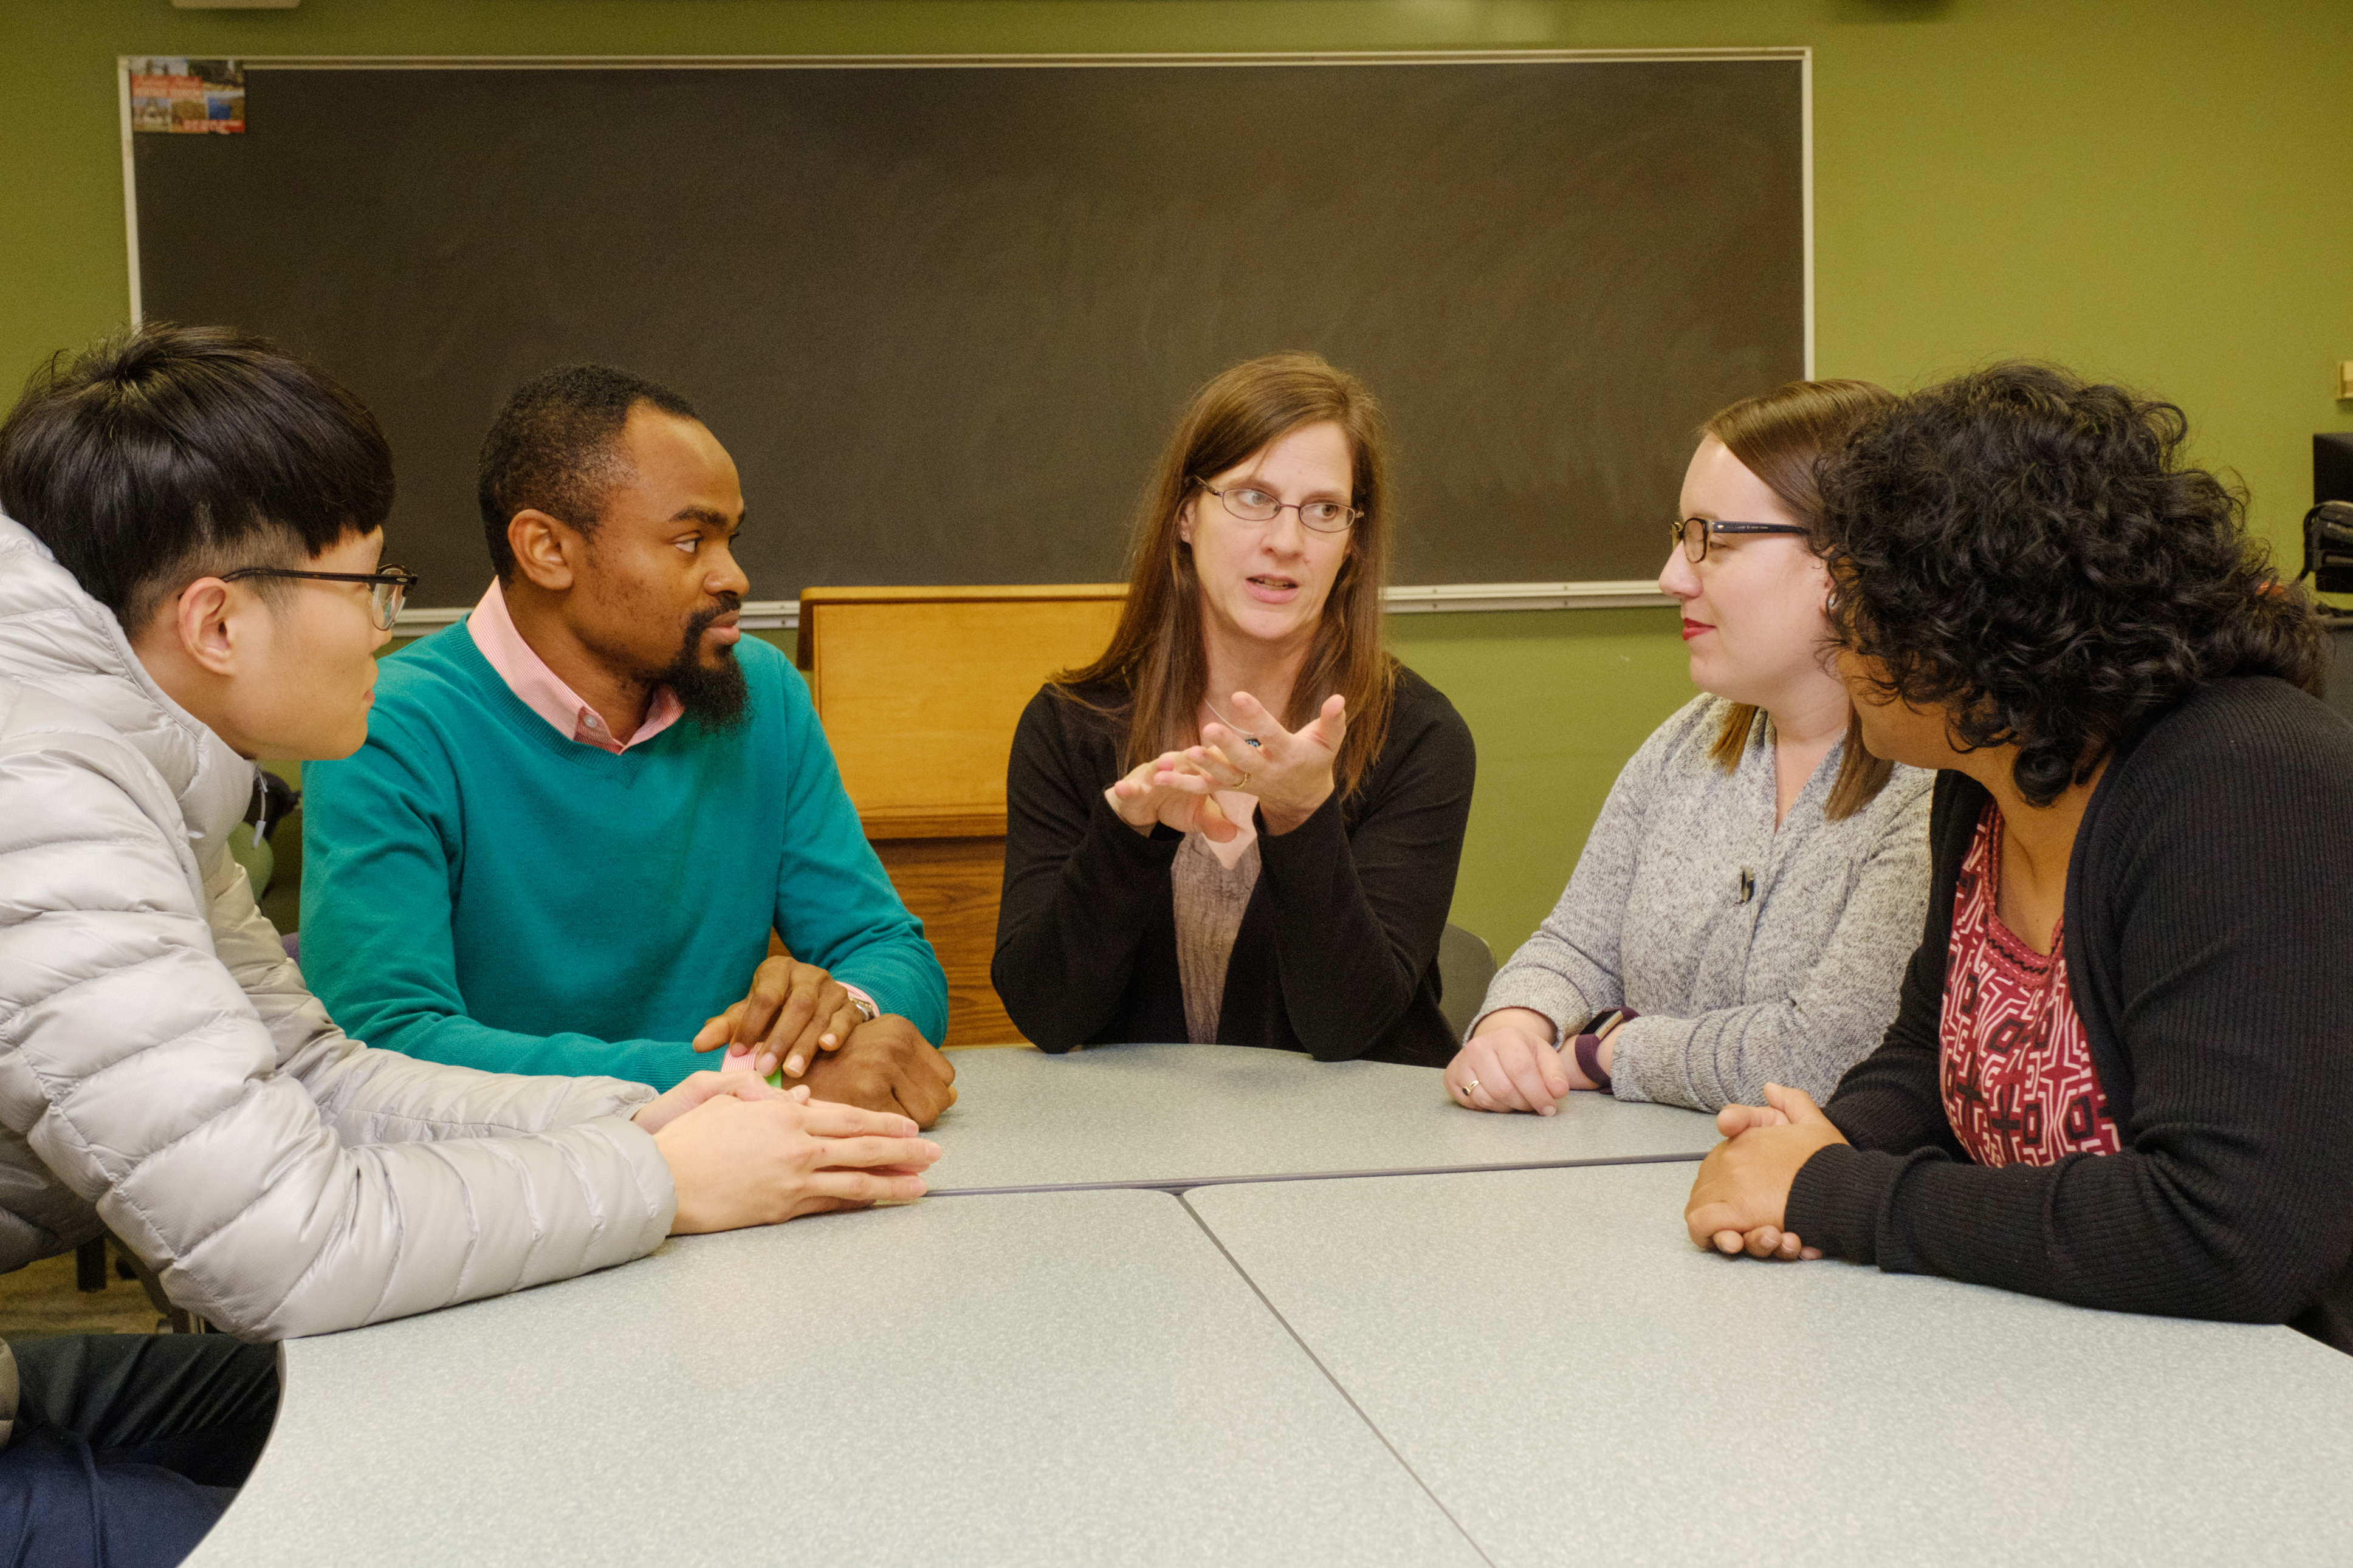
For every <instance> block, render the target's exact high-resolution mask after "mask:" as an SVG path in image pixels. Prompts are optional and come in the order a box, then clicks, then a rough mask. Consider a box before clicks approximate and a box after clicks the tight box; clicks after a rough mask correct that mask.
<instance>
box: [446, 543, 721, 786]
mask: <svg viewBox="0 0 2353 1568" xmlns="http://www.w3.org/2000/svg"><path fill="white" fill-rule="evenodd" d="M466 630H467V632H468V633H469V634H470V635H471V636H472V637H473V639H474V646H475V647H478V648H480V649H481V650H482V658H485V659H487V660H489V661H490V666H491V668H492V669H495V670H497V671H498V672H499V679H501V680H503V681H505V682H506V683H507V689H509V690H510V691H512V692H513V693H514V694H515V695H516V696H517V697H520V698H522V702H523V706H524V707H526V708H528V709H530V710H532V711H533V712H534V713H536V714H538V715H539V716H540V717H541V718H543V719H544V720H546V721H548V722H549V723H551V724H553V725H554V726H555V728H556V729H557V731H559V732H561V733H563V734H565V735H569V736H570V737H571V738H572V739H574V740H575V741H577V742H580V743H581V744H582V745H584V746H595V747H596V749H597V750H599V751H605V752H626V751H628V749H629V748H630V747H631V746H642V745H644V744H645V743H646V742H648V741H650V740H652V739H653V738H654V737H655V736H656V735H659V734H660V733H661V732H662V731H664V730H667V729H669V728H670V726H671V725H672V724H675V723H677V722H678V721H680V720H681V719H682V718H684V717H685V716H686V705H685V704H684V703H682V702H681V701H680V700H678V693H677V692H675V691H672V690H671V689H670V688H669V687H667V686H662V687H657V688H655V689H654V700H653V702H652V704H651V705H650V706H649V707H648V708H647V710H646V716H645V720H644V721H643V722H641V723H640V724H638V732H637V733H636V734H634V735H631V736H629V737H628V739H627V740H617V739H616V738H615V737H614V736H613V735H612V734H611V733H610V731H608V730H607V727H606V724H605V721H604V719H603V717H602V716H600V715H599V714H598V713H597V711H596V710H595V709H594V708H591V707H589V706H588V704H586V702H583V701H581V700H580V694H579V693H578V692H576V691H575V690H573V689H572V688H570V687H569V686H566V685H565V684H564V679H563V678H562V677H561V676H559V675H557V674H556V673H555V671H554V670H552V669H550V668H547V661H546V660H545V659H543V658H540V657H539V655H537V654H535V653H533V652H532V651H531V645H530V644H529V643H527V642H525V641H523V640H522V633H521V632H519V631H517V630H516V629H515V624H514V616H512V615H510V614H508V612H507V596H506V595H505V593H504V592H503V591H502V590H501V588H500V587H499V582H498V579H497V578H495V577H493V578H491V591H490V592H489V593H487V594H484V595H482V597H481V602H480V603H479V604H477V605H475V606H474V613H473V614H472V615H470V616H468V617H467V618H466Z"/></svg>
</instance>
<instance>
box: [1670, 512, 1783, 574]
mask: <svg viewBox="0 0 2353 1568" xmlns="http://www.w3.org/2000/svg"><path fill="white" fill-rule="evenodd" d="M1667 531H1669V532H1670V533H1672V534H1673V535H1674V541H1675V548H1677V549H1678V550H1681V551H1682V552H1683V559H1684V560H1686V561H1688V562H1690V563H1692V564H1693V565H1694V566H1696V565H1698V564H1699V563H1701V562H1703V561H1704V560H1706V559H1707V545H1708V541H1709V540H1711V539H1713V538H1715V536H1716V535H1717V534H1720V533H1794V534H1798V535H1799V536H1801V537H1802V536H1803V535H1805V534H1807V533H1809V532H1810V531H1811V530H1809V529H1803V528H1799V526H1798V525H1797V524H1796V523H1794V522H1720V521H1717V520H1716V519H1715V518H1712V517H1683V518H1677V519H1676V520H1675V521H1672V522H1671V523H1669V524H1667Z"/></svg>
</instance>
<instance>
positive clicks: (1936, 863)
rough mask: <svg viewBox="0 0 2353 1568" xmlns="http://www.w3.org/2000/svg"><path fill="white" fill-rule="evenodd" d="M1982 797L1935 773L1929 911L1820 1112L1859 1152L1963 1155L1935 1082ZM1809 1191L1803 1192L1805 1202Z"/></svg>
mask: <svg viewBox="0 0 2353 1568" xmlns="http://www.w3.org/2000/svg"><path fill="white" fill-rule="evenodd" d="M1986 798H1987V796H1986V793H1985V791H1984V790H1983V789H1982V788H1980V787H1979V786H1978V784H1977V783H1976V782H1975V781H1974V780H1972V779H1970V778H1969V777H1968V774H1966V773H1939V774H1937V775H1936V795H1935V796H1934V798H1933V800H1932V801H1931V803H1930V805H1929V808H1928V847H1929V873H1928V912H1927V913H1926V916H1925V917H1923V921H1922V926H1921V932H1920V945H1919V946H1918V947H1916V948H1915V949H1913V951H1912V961H1911V963H1908V964H1906V965H1905V970H1904V984H1903V988H1902V990H1901V992H1900V993H1899V994H1898V996H1897V1000H1896V1006H1895V1020H1894V1022H1893V1023H1891V1024H1890V1025H1888V1026H1887V1033H1886V1035H1885V1036H1884V1037H1882V1038H1881V1040H1880V1043H1879V1047H1878V1048H1877V1049H1876V1050H1874V1051H1873V1052H1872V1053H1871V1055H1869V1056H1867V1057H1865V1058H1862V1060H1861V1061H1859V1062H1857V1063H1855V1064H1854V1066H1852V1067H1851V1068H1848V1069H1847V1072H1846V1076H1845V1077H1844V1078H1842V1079H1840V1080H1839V1086H1838V1088H1837V1089H1835V1090H1834V1091H1832V1093H1831V1098H1830V1100H1829V1101H1828V1102H1827V1103H1826V1104H1824V1106H1823V1107H1822V1110H1823V1113H1824V1114H1825V1115H1827V1116H1828V1117H1829V1118H1830V1119H1831V1123H1832V1124H1833V1125H1835V1126H1836V1127H1837V1128H1838V1130H1839V1131H1841V1133H1843V1134H1845V1136H1846V1140H1847V1142H1849V1143H1850V1144H1852V1145H1853V1146H1854V1147H1855V1148H1857V1149H1871V1150H1879V1151H1884V1152H1892V1153H1899V1154H1900V1153H1909V1152H1912V1151H1913V1150H1915V1149H1936V1150H1940V1151H1942V1152H1945V1153H1946V1154H1947V1155H1949V1156H1951V1157H1952V1158H1954V1159H1960V1158H1963V1155H1962V1152H1961V1145H1960V1141H1959V1140H1958V1139H1957V1138H1955V1137H1954V1136H1953V1128H1952V1123H1951V1122H1950V1121H1947V1119H1946V1116H1945V1102H1944V1099H1943V1096H1942V1093H1941V1091H1940V1089H1939V1085H1938V1081H1937V1074H1936V1068H1937V1059H1938V1057H1937V1050H1938V1040H1937V1028H1938V1024H1939V1020H1940V1018H1941V1016H1942V1014H1943V1011H1944V1003H1945V966H1946V963H1947V957H1948V955H1949V953H1950V951H1951V937H1952V926H1953V890H1954V888H1955V885H1956V883H1957V880H1958V879H1959V877H1960V871H1961V862H1962V861H1964V860H1965V859H1967V858H1968V851H1969V839H1970V838H1971V837H1972V836H1973V835H1974V834H1975V832H1976V830H1977V821H1978V813H1979V812H1980V811H1981V810H1983V808H1984V806H1985V802H1986ZM1810 1195H1811V1194H1810V1193H1809V1194H1807V1196H1808V1197H1810ZM1805 1201H1806V1199H1805V1198H1801V1197H1800V1195H1799V1192H1798V1191H1797V1190H1796V1189H1795V1188H1793V1189H1792V1190H1791V1192H1790V1194H1789V1204H1790V1215H1791V1218H1790V1225H1789V1228H1791V1229H1792V1230H1796V1231H1797V1232H1798V1234H1799V1235H1800V1236H1808V1237H1810V1233H1809V1232H1807V1231H1805V1230H1803V1229H1800V1228H1799V1226H1798V1224H1797V1221H1796V1218H1795V1215H1797V1213H1798V1212H1799V1210H1800V1209H1801V1208H1802V1207H1803V1206H1804V1203H1805Z"/></svg>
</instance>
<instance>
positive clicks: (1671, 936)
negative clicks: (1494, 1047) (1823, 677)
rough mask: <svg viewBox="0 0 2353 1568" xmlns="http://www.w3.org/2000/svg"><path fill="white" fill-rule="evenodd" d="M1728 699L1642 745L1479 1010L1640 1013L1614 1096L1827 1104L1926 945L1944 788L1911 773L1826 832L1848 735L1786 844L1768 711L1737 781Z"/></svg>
mask: <svg viewBox="0 0 2353 1568" xmlns="http://www.w3.org/2000/svg"><path fill="white" fill-rule="evenodd" d="M1727 706H1728V704H1726V703H1725V701H1724V700H1722V699H1720V698H1715V697H1701V698H1699V699H1697V700H1694V701H1693V702H1691V703H1689V704H1687V705H1686V706H1685V707H1683V709H1682V710H1680V711H1679V712H1677V713H1676V714H1675V715H1674V717H1672V718H1671V719H1669V720H1668V721H1666V722H1665V723H1664V724H1662V725H1661V726H1660V727H1659V728H1658V730H1657V731H1656V732H1654V733H1653V734H1652V735H1651V738H1650V739H1649V740H1647V741H1645V742H1642V747H1641V750H1640V751H1638V752H1635V753H1634V758H1633V761H1631V762H1630V763H1627V764H1626V767H1625V770H1624V771H1623V772H1622V773H1620V774H1619V775H1618V782H1617V784H1614V785H1612V786H1611V788H1610V791H1609V800H1608V801H1607V802H1605V803H1604V804H1603V805H1602V807H1601V816H1600V817H1599V819H1598V820H1596V821H1595V823H1594V825H1593V832H1592V835H1591V837H1588V838H1587V840H1586V841H1585V852H1584V854H1583V855H1581V856H1580V857H1579V858H1578V859H1577V869H1576V871H1575V872H1574V873H1573V874H1571V876H1570V877H1569V879H1568V889H1567V891H1566V892H1564V893H1562V894H1561V896H1560V902H1559V903H1558V904H1557V905H1556V906H1555V907H1554V909H1553V911H1552V913H1551V914H1550V915H1548V916H1546V919H1545V922H1544V924H1543V925H1542V926H1540V927H1538V928H1537V930H1536V932H1535V935H1534V936H1531V937H1530V938H1528V940H1527V941H1526V942H1525V943H1524V944H1523V945H1522V946H1521V948H1520V950H1519V952H1515V953H1514V954H1513V955H1512V961H1511V962H1510V963H1506V964H1505V965H1504V967H1503V969H1502V971H1501V972H1499V973H1497V974H1496V976H1495V979H1494V983H1493V984H1491V985H1489V986H1488V987H1487V997H1486V1001H1485V1002H1484V1004H1483V1005H1482V1006H1481V1008H1480V1012H1481V1015H1482V1016H1484V1015H1485V1014H1487V1013H1491V1012H1493V1011H1494V1010H1495V1009H1496V1008H1498V1007H1532V1008H1534V1009H1535V1011H1537V1012H1539V1013H1542V1014H1543V1015H1544V1016H1546V1017H1547V1018H1550V1019H1551V1020H1552V1023H1553V1026H1554V1028H1556V1030H1558V1031H1559V1032H1560V1036H1561V1037H1563V1038H1567V1037H1568V1035H1569V1034H1570V1032H1571V1031H1573V1030H1574V1029H1576V1028H1577V1026H1579V1025H1581V1024H1583V1023H1584V1022H1585V1020H1586V1019H1587V1018H1588V1017H1590V1016H1593V1015H1594V1014H1595V1013H1598V1012H1599V1011H1601V1010H1602V1009H1603V1008H1605V1007H1616V1006H1627V1007H1631V1008H1633V1009H1634V1010H1635V1011H1636V1012H1637V1013H1639V1014H1641V1017H1639V1018H1637V1019H1635V1020H1634V1021H1633V1022H1632V1023H1630V1024H1627V1025H1624V1026H1621V1027H1620V1029H1619V1030H1618V1032H1617V1034H1616V1035H1614V1036H1613V1037H1611V1038H1612V1040H1613V1042H1614V1059H1613V1061H1612V1063H1611V1066H1610V1078H1611V1080H1612V1083H1611V1088H1612V1092H1614V1093H1615V1094H1616V1095H1617V1097H1618V1098H1619V1099H1620V1100H1661V1101H1664V1102H1665V1103H1667V1104H1670V1105H1687V1106H1691V1107H1693V1108H1694V1109H1696V1110H1715V1109H1717V1108H1719V1107H1721V1106H1724V1105H1726V1104H1730V1103H1736V1102H1737V1103H1746V1104H1757V1103H1761V1101H1762V1100H1763V1098H1764V1089H1765V1085H1766V1084H1767V1083H1781V1084H1788V1085H1789V1086H1791V1087H1792V1088H1796V1089H1804V1090H1805V1091H1806V1092H1807V1093H1809V1094H1810V1095H1812V1096H1813V1097H1814V1098H1815V1099H1816V1100H1827V1099H1828V1098H1829V1097H1830V1092H1831V1089H1833V1088H1834V1087H1836V1085H1837V1083H1838V1080H1839V1079H1840V1078H1841V1076H1842V1075H1843V1074H1844V1073H1845V1071H1846V1069H1847V1068H1850V1067H1852V1066H1853V1065H1854V1063H1856V1062H1857V1061H1859V1060H1861V1059H1862V1058H1863V1057H1865V1056H1867V1055H1869V1054H1870V1053H1871V1051H1872V1050H1873V1048H1874V1047H1877V1046H1878V1044H1879V1041H1880V1037H1881V1036H1882V1035H1883V1034H1885V1033H1886V1030H1887V1026H1888V1024H1889V1022H1890V1021H1891V1020H1893V1019H1894V1016H1895V1002H1896V987H1897V984H1898V983H1899V982H1900V981H1901V979H1902V978H1903V973H1904V965H1905V961H1906V960H1907V959H1909V958H1910V957H1911V956H1912V950H1913V949H1914V948H1915V947H1917V946H1919V944H1920V931H1921V921H1922V917H1923V916H1924V915H1925V914H1926V910H1927V900H1928V792H1929V787H1930V785H1931V784H1933V783H1934V782H1935V776H1936V775H1934V774H1933V773H1926V772H1923V771H1922V770H1920V769H1918V768H1908V767H1903V766H1900V765H1899V766H1898V767H1897V768H1896V769H1895V771H1894V776H1893V777H1891V778H1890V779H1889V780H1888V781H1887V785H1886V787H1885V788H1884V789H1882V790H1881V791H1880V792H1879V795H1878V796H1877V797H1876V798H1875V799H1873V801H1872V802H1871V803H1870V804H1869V805H1866V806H1864V807H1863V808H1862V810H1861V811H1859V812H1857V813H1855V814H1854V815H1853V816H1850V817H1848V818H1846V819H1845V820H1844V821H1841V822H1829V821H1825V820H1824V819H1823V816H1822V804H1823V802H1824V801H1825V800H1826V799H1828V798H1829V795H1830V791H1831V784H1833V783H1835V782H1836V780H1837V778H1838V770H1839V764H1840V763H1841V760H1842V759H1843V757H1844V756H1845V752H1846V747H1845V742H1843V741H1841V742H1840V743H1839V744H1837V745H1835V746H1833V747H1831V752H1830V755H1829V756H1827V757H1825V758H1823V759H1822V763H1821V765H1820V767H1818V768H1816V769H1815V770H1814V775H1813V777H1812V778H1810V779H1809V780H1807V781H1806V787H1805V789H1804V790H1803V792H1801V793H1800V794H1799V796H1798V798H1797V801H1796V802H1795V803H1794V804H1793V805H1791V806H1790V807H1789V810H1788V815H1787V816H1784V817H1783V818H1782V821H1781V825H1780V827H1779V828H1778V831H1777V830H1776V829H1775V827H1774V825H1773V798H1774V780H1773V727H1772V723H1771V721H1769V720H1767V719H1766V718H1765V717H1764V716H1763V715H1762V714H1759V715H1758V717H1757V721H1756V723H1755V725H1754V726H1753V727H1752V728H1751V730H1750V731H1749V735H1748V747H1747V750H1746V752H1742V754H1741V758H1740V765H1739V766H1738V767H1737V768H1736V769H1734V770H1733V771H1732V772H1730V773H1726V772H1725V770H1724V768H1723V766H1722V765H1721V764H1719V763H1716V762H1715V761H1714V760H1713V759H1711V758H1710V757H1709V756H1708V754H1707V753H1708V748H1709V747H1710V746H1711V745H1713V744H1714V743H1715V737H1716V732H1717V731H1718V729H1719V727H1720V726H1721V725H1722V723H1723V716H1724V711H1725V708H1726V707H1727ZM1477 1028H1478V1025H1477V1024H1476V1023H1475V1022H1474V1023H1473V1024H1472V1030H1473V1031H1475V1030H1476V1029H1477Z"/></svg>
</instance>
